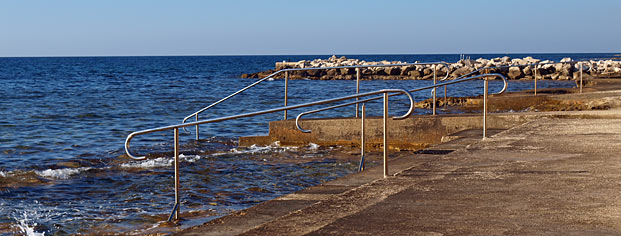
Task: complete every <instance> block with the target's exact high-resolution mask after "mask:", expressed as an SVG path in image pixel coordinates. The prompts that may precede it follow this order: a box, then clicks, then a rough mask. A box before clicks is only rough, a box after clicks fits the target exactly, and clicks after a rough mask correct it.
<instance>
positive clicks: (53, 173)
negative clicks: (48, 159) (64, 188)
mask: <svg viewBox="0 0 621 236" xmlns="http://www.w3.org/2000/svg"><path fill="white" fill-rule="evenodd" d="M90 169H92V168H91V167H79V168H65V169H47V170H42V171H38V170H37V171H35V173H37V175H39V176H41V177H45V178H54V179H68V178H69V176H72V175H75V174H78V173H80V172H84V171H87V170H90Z"/></svg>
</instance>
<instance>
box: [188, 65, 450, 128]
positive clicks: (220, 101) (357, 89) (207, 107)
mask: <svg viewBox="0 0 621 236" xmlns="http://www.w3.org/2000/svg"><path fill="white" fill-rule="evenodd" d="M439 64H443V65H444V66H446V68H447V73H446V76H445V77H444V78H443V79H442V80H444V79H446V78H448V76H449V74H450V73H449V72H450V71H449V70H450V66H449V65H448V63H446V62H444V61H439V62H415V63H399V64H380V65H353V66H332V67H310V68H290V69H281V70H278V71H276V72H273V73H272V74H270V75H268V76H266V77H264V78H262V79H259V80H257V81H255V82H254V83H252V84H250V85H248V86H246V87H244V88H242V89H240V90H238V91H236V92H234V93H232V94H229V95H228V96H226V97H224V98H222V99H220V100H218V101H216V102H214V103H212V104H210V105H208V106H206V107H204V108H201V109H200V110H198V111H196V112H194V113H192V114H190V115H188V116H186V117H184V118H183V121H182V123H185V122H186V121H187V120H188V119H190V118H192V117H196V120H197V121H198V114H200V113H202V112H204V111H206V110H208V109H209V108H212V107H214V106H216V105H218V104H220V103H222V102H224V101H226V100H228V99H230V98H232V97H234V96H236V95H238V94H240V93H242V92H244V91H246V90H247V89H249V88H252V87H254V86H256V85H258V84H260V83H262V82H263V81H265V80H268V79H271V78H273V77H274V76H276V75H277V74H280V73H283V72H285V82H287V78H288V72H289V71H306V70H330V69H345V68H355V69H356V70H357V73H356V74H357V88H356V93H359V85H360V72H359V69H360V68H371V67H396V66H411V65H439ZM434 80H435V66H434ZM287 87H288V86H287V83H286V85H285V106H287ZM357 115H358V112H357V109H356V116H357ZM285 119H286V110H285ZM183 130H185V131H187V129H186V128H185V127H183ZM198 137H199V136H198V125H197V126H196V139H197V140H198Z"/></svg>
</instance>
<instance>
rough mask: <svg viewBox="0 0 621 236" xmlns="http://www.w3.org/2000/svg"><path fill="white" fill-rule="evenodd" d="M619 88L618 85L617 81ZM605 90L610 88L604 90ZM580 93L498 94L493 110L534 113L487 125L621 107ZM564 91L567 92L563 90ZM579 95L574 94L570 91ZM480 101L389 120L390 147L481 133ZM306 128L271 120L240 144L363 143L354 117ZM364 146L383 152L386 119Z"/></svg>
mask: <svg viewBox="0 0 621 236" xmlns="http://www.w3.org/2000/svg"><path fill="white" fill-rule="evenodd" d="M617 84H618V82H617ZM606 87H607V88H608V87H609V86H606ZM590 90H593V91H592V92H589V93H584V94H576V93H568V94H552V95H540V96H536V97H535V96H532V95H530V94H524V93H515V94H507V95H503V96H494V97H492V98H491V99H490V100H489V104H488V105H489V110H490V112H499V111H509V110H511V111H524V110H526V111H530V112H508V113H502V112H501V113H490V114H489V115H488V120H487V127H488V128H489V129H507V128H511V127H514V126H516V125H519V124H523V123H525V122H528V121H531V120H534V119H539V118H541V117H554V116H557V114H556V113H545V112H539V111H558V110H560V111H566V110H569V111H572V110H593V109H610V108H618V107H621V90H612V91H595V89H593V88H591V89H590ZM563 91H565V90H563ZM570 92H575V91H570ZM480 100H481V99H471V101H469V104H468V105H467V106H465V107H464V108H465V109H467V110H469V111H470V112H476V113H468V114H456V115H441V116H430V115H417V116H411V117H410V118H407V119H404V120H392V119H390V120H389V122H388V126H389V127H390V128H389V130H390V131H389V132H388V140H389V141H388V142H389V144H388V145H389V148H391V149H395V150H419V149H422V148H426V147H429V146H430V145H433V144H438V143H441V141H442V140H446V138H447V136H448V135H449V134H451V133H455V132H459V131H462V130H468V129H482V115H481V114H480V110H481V106H482V104H481V103H478V102H477V101H480ZM300 124H301V126H302V127H303V128H304V129H310V130H312V132H311V133H302V132H301V131H299V130H298V129H297V128H296V126H295V120H286V121H273V122H270V126H269V135H268V136H258V137H257V136H255V137H241V138H240V142H239V145H240V146H250V145H252V144H258V145H267V144H270V143H273V142H275V141H279V142H280V144H281V145H292V146H300V145H308V144H309V143H316V144H319V145H324V146H325V145H351V146H359V145H360V126H361V120H360V119H356V118H340V119H308V120H301V121H300ZM366 145H367V146H366V148H368V149H369V150H379V149H381V148H382V145H383V124H382V118H380V117H372V118H367V119H366Z"/></svg>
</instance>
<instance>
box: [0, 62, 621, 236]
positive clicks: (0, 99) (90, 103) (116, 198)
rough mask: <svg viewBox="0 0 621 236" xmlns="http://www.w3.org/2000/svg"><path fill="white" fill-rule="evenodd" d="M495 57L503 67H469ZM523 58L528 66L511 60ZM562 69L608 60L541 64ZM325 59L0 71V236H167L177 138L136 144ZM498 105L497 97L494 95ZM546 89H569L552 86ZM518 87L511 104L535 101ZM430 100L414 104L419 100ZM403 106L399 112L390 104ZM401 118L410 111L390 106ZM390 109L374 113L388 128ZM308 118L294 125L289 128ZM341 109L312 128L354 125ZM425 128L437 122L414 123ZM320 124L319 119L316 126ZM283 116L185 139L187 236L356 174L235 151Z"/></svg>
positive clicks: (285, 153)
mask: <svg viewBox="0 0 621 236" xmlns="http://www.w3.org/2000/svg"><path fill="white" fill-rule="evenodd" d="M470 56H471V57H472V58H478V57H485V58H491V57H498V56H504V55H470ZM509 56H511V57H524V56H527V55H509ZM533 56H534V57H536V58H543V59H552V60H560V58H562V57H572V58H574V59H582V58H598V57H606V56H610V55H607V54H541V55H533ZM327 57H329V56H213V57H211V56H209V57H207V56H206V57H93V58H0V83H1V86H0V117H1V118H2V119H0V213H1V214H0V235H13V234H18V233H19V234H24V233H26V234H37V233H45V234H46V235H64V234H75V233H83V234H98V233H104V232H125V233H132V232H134V233H140V232H171V231H173V230H174V229H172V228H169V227H167V226H160V227H157V226H158V225H159V224H160V223H161V221H162V220H163V219H165V218H166V217H167V214H168V213H169V211H170V210H171V208H172V204H171V203H172V201H173V199H174V197H173V187H172V186H173V179H172V177H173V170H172V159H171V156H172V153H171V151H172V148H171V143H172V140H171V137H172V131H170V132H161V133H155V134H152V135H146V136H141V137H139V138H136V139H134V141H133V143H132V145H133V146H132V148H133V149H134V150H135V152H138V153H144V154H146V153H150V154H152V155H151V156H150V158H149V159H148V160H145V161H134V160H130V159H128V158H127V157H125V156H123V154H124V151H123V143H124V140H125V138H126V136H127V135H128V134H129V133H131V132H133V131H137V130H141V129H147V128H154V127H158V126H164V125H171V124H177V123H180V122H181V120H182V118H183V117H185V116H186V115H189V114H191V113H193V112H194V111H196V110H198V109H200V108H202V107H204V106H206V105H208V104H209V103H211V102H214V101H216V100H218V99H220V98H222V97H224V96H226V95H228V94H230V93H232V92H234V91H236V90H238V89H240V88H242V87H244V86H246V85H247V84H249V83H251V82H253V81H254V80H248V79H238V78H237V77H239V75H240V74H242V73H248V72H255V71H261V70H267V69H271V68H273V66H274V62H276V61H283V60H287V61H297V60H302V59H314V58H327ZM348 57H349V58H359V59H363V60H369V61H371V60H401V61H409V62H412V61H416V60H418V61H438V60H446V61H456V60H457V59H459V55H363V56H348ZM361 84H362V85H361V87H362V90H363V91H373V90H377V89H382V88H410V89H411V88H414V87H419V86H423V85H428V84H431V82H430V81H363V82H362V83H361ZM289 86H290V87H289V104H297V103H302V102H309V101H313V100H316V99H325V98H331V97H335V96H341V95H348V94H351V93H353V92H354V91H355V90H354V86H355V81H309V80H295V81H290V84H289ZM490 86H491V88H490V89H491V91H495V90H498V89H500V87H501V86H502V85H501V83H500V82H498V81H492V82H491V85H490ZM539 86H541V87H572V86H574V84H573V83H571V82H570V83H568V82H555V81H542V82H540V83H539ZM531 88H532V82H511V83H510V86H509V91H518V90H524V89H531ZM283 90H284V82H283V81H282V80H274V81H266V82H265V83H262V84H261V85H259V86H257V87H255V88H253V89H251V90H248V91H247V92H245V93H243V94H242V95H240V96H238V97H235V98H233V99H230V100H229V101H227V102H225V103H223V104H221V105H219V106H216V107H214V108H212V109H210V110H209V111H208V112H206V113H204V114H205V115H203V116H202V117H201V118H213V117H220V116H225V115H233V114H238V113H242V112H251V111H258V110H263V109H268V108H275V107H278V106H281V105H282V99H283ZM481 91H482V82H480V81H472V82H470V83H464V84H460V85H457V86H454V87H452V88H451V89H450V94H449V95H450V96H472V95H478V94H480V93H481ZM429 94H430V93H429V91H423V92H419V93H416V94H414V95H415V97H416V99H417V100H422V99H426V98H428V97H429ZM393 101H394V102H393ZM391 102H392V103H391V108H390V109H391V112H394V113H395V114H401V113H402V112H405V110H406V109H407V104H406V101H405V100H403V99H398V98H395V99H392V98H391ZM380 105H381V104H380V103H371V104H369V107H368V111H369V113H370V115H379V114H380V112H381V106H380ZM301 111H304V110H298V111H290V113H289V114H292V115H291V116H294V115H297V114H298V113H299V112H301ZM352 112H353V108H343V109H340V110H334V111H330V112H326V113H322V114H317V115H314V117H334V116H350V115H352ZM416 112H417V113H418V114H424V113H429V111H428V110H417V111H416ZM309 117H312V116H309ZM281 118H282V113H277V114H269V115H264V116H258V117H252V118H244V119H239V120H233V121H227V122H222V123H217V124H210V125H204V126H202V127H201V135H202V137H204V138H205V140H202V141H200V142H195V141H192V138H193V137H194V134H192V133H186V132H181V145H182V150H183V151H182V153H183V155H182V160H183V162H182V165H181V172H182V173H183V175H182V178H181V182H182V187H183V189H182V192H183V195H182V199H183V202H182V204H183V212H184V214H185V215H184V218H187V219H188V220H187V221H185V222H183V224H182V225H181V226H178V227H180V228H183V227H188V226H192V225H195V224H200V223H203V222H205V221H207V220H209V219H212V218H214V217H219V216H222V215H224V214H227V213H228V212H230V211H233V210H239V209H243V208H247V207H250V206H252V205H255V204H257V203H259V202H262V201H266V200H269V199H273V198H275V197H277V196H280V195H283V194H287V193H291V192H293V191H297V190H300V189H303V188H305V187H308V186H312V185H316V184H319V183H321V182H323V181H327V180H331V179H334V178H337V177H339V176H343V175H346V174H349V173H352V172H354V171H356V168H357V164H358V163H357V161H356V160H355V159H356V158H352V156H351V155H348V154H346V153H344V151H343V150H341V149H340V148H339V147H318V146H315V145H310V146H308V147H297V148H293V147H280V146H278V145H277V144H274V145H271V146H267V147H256V146H255V147H250V148H238V147H237V145H236V142H237V141H236V140H237V137H239V136H247V135H261V134H265V133H267V122H268V121H270V120H277V119H281Z"/></svg>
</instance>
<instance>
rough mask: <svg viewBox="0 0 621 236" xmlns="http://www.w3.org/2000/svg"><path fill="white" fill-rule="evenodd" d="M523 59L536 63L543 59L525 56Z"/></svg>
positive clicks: (529, 62)
mask: <svg viewBox="0 0 621 236" xmlns="http://www.w3.org/2000/svg"><path fill="white" fill-rule="evenodd" d="M523 61H525V62H526V63H527V64H535V63H539V62H540V61H541V60H539V59H535V58H533V57H525V58H524V59H523Z"/></svg>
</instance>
